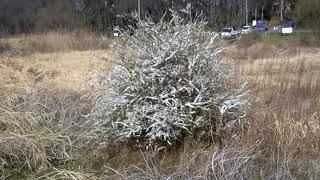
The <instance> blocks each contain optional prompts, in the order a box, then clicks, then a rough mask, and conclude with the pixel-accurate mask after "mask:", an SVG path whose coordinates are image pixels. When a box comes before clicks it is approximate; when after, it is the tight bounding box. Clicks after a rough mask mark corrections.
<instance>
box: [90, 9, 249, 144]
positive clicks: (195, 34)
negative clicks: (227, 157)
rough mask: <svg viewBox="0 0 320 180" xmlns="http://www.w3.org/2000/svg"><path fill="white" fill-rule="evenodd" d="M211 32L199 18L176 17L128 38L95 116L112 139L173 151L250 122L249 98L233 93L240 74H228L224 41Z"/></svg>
mask: <svg viewBox="0 0 320 180" xmlns="http://www.w3.org/2000/svg"><path fill="white" fill-rule="evenodd" d="M205 27H206V22H205V21H203V20H201V19H200V18H196V19H194V20H192V21H189V22H186V21H185V19H183V18H181V16H179V15H178V14H177V13H173V14H172V19H171V20H170V21H164V20H161V21H160V22H158V23H153V22H152V21H151V20H148V19H147V20H144V21H141V22H140V23H139V24H138V28H137V29H136V30H135V34H134V35H133V36H130V35H129V33H124V36H123V38H125V39H126V43H125V45H123V44H117V45H116V46H115V47H114V48H115V52H116V58H115V64H116V67H115V68H114V70H113V71H112V72H111V73H110V74H109V75H108V76H107V83H106V85H105V88H104V89H103V90H102V91H101V95H100V96H99V98H98V100H97V102H96V107H95V111H94V114H95V115H96V117H97V118H98V119H100V120H102V121H104V122H105V124H106V127H108V129H107V132H108V133H109V135H110V134H111V135H112V136H114V137H116V138H118V139H120V140H129V139H132V138H138V139H143V140H145V141H146V142H147V144H149V145H152V144H155V143H163V142H165V143H167V144H172V143H173V142H175V141H176V140H178V139H179V138H182V136H183V135H185V134H193V135H196V136H200V135H201V136H203V135H210V133H212V132H210V129H211V131H212V130H214V129H215V128H213V127H216V126H217V124H218V125H219V126H221V127H228V126H231V125H234V123H236V122H239V121H240V120H242V119H243V118H244V117H245V115H246V113H245V109H246V107H247V105H248V102H247V100H246V99H245V98H244V96H245V95H246V91H245V89H244V88H243V87H241V88H239V89H234V88H232V86H231V81H232V78H233V77H234V73H233V72H234V71H233V70H230V69H229V70H226V69H225V68H223V66H224V65H223V62H222V59H221V58H220V53H221V52H222V48H221V47H219V46H218V45H217V44H216V40H217V38H218V35H217V33H212V32H208V31H206V29H205Z"/></svg>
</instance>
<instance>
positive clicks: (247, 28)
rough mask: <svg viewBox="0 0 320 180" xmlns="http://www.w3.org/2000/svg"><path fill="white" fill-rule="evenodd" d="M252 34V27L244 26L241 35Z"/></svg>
mask: <svg viewBox="0 0 320 180" xmlns="http://www.w3.org/2000/svg"><path fill="white" fill-rule="evenodd" d="M251 32H252V27H251V26H243V27H242V30H241V34H249V33H251Z"/></svg>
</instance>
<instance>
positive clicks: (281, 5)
mask: <svg viewBox="0 0 320 180" xmlns="http://www.w3.org/2000/svg"><path fill="white" fill-rule="evenodd" d="M280 20H281V22H282V21H283V0H280Z"/></svg>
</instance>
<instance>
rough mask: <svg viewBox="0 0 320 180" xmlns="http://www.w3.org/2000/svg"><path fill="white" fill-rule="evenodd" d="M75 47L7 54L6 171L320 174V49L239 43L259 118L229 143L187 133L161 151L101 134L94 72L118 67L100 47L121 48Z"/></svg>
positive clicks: (1, 125)
mask: <svg viewBox="0 0 320 180" xmlns="http://www.w3.org/2000/svg"><path fill="white" fill-rule="evenodd" d="M7 41H18V40H7ZM50 43H51V42H50ZM9 44H10V43H9ZM12 44H14V43H12ZM28 46H29V45H28ZM251 46H252V47H251V48H252V49H255V48H256V47H258V46H262V47H261V48H260V49H261V51H263V50H266V48H264V47H263V46H265V45H263V44H262V45H257V44H252V45H251ZM267 46H269V45H267ZM11 48H12V47H11ZM71 49H73V48H70V52H59V53H58V52H57V51H56V50H55V51H56V52H55V53H44V52H46V51H42V53H37V52H34V53H33V54H32V55H30V56H23V57H8V56H6V57H2V58H1V60H0V83H1V87H0V92H1V95H0V133H1V137H0V142H1V143H0V172H1V173H0V174H1V175H0V178H3V179H5V178H9V177H10V178H30V179H34V178H38V179H58V178H62V179H63V178H73V179H101V178H110V179H190V178H193V179H240V178H242V179H319V177H320V158H319V157H320V153H319V152H320V141H319V139H320V119H319V112H320V79H319V77H320V61H319V59H320V54H319V52H318V49H316V48H304V49H296V50H295V52H297V53H293V54H291V53H288V52H289V51H291V50H289V49H280V50H279V48H272V50H270V51H272V52H274V54H273V55H272V56H269V54H268V56H260V55H259V56H258V55H257V56H255V57H249V58H248V57H247V56H243V55H242V54H241V52H240V51H237V50H233V49H230V51H229V52H227V54H229V55H230V54H231V55H232V56H231V57H233V59H234V61H233V62H232V63H233V64H235V65H236V66H238V67H239V72H238V78H237V82H238V81H239V82H240V81H247V82H248V85H249V88H250V99H251V103H252V106H251V107H252V108H251V110H250V112H249V116H248V121H249V122H248V123H246V124H243V125H242V126H241V127H239V128H240V130H237V132H240V133H238V134H236V135H235V136H233V137H231V138H228V139H223V141H224V142H223V144H224V146H223V147H222V148H220V149H219V147H218V146H216V145H215V144H210V143H208V142H194V141H192V140H186V142H187V143H185V144H184V145H183V146H182V147H181V148H172V149H162V150H160V151H159V152H157V151H152V150H150V149H149V150H145V149H141V148H139V146H136V145H132V144H125V143H124V144H120V143H118V142H114V141H112V140H110V139H108V140H106V139H104V137H102V136H101V130H102V129H103V128H101V126H100V125H101V124H99V122H94V121H92V119H90V117H88V116H86V115H87V114H88V113H89V112H90V111H91V110H92V107H93V104H94V98H95V97H96V94H95V92H96V88H97V87H98V86H96V85H97V84H99V83H95V82H94V83H93V84H94V86H91V85H90V83H89V84H88V79H90V78H91V80H92V77H95V76H96V79H97V82H99V81H100V80H101V78H103V77H102V76H101V75H100V74H101V72H106V71H108V69H109V68H110V67H111V64H108V63H105V62H102V61H97V60H96V58H95V54H98V55H104V56H112V53H110V52H105V51H97V52H92V51H82V52H75V51H72V50H71ZM59 51H60V50H59ZM252 51H253V50H252ZM287 51H288V52H287ZM283 52H287V53H283ZM94 74H95V75H94ZM92 75H94V76H92ZM93 79H95V78H93ZM94 81H95V80H94ZM220 133H222V134H221V136H223V133H228V132H220Z"/></svg>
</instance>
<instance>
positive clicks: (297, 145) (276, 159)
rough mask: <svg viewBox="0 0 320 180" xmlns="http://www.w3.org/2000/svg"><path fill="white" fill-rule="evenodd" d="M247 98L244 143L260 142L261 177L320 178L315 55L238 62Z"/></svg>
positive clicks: (319, 80) (318, 59)
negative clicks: (247, 122)
mask: <svg viewBox="0 0 320 180" xmlns="http://www.w3.org/2000/svg"><path fill="white" fill-rule="evenodd" d="M238 65H239V66H240V72H239V73H240V75H239V80H246V81H248V82H249V85H250V87H251V94H252V102H253V104H252V109H251V113H250V116H249V119H250V126H249V128H248V131H247V132H246V135H244V136H243V137H242V141H243V144H246V143H249V144H250V143H252V142H256V141H260V140H261V142H262V144H261V146H260V150H261V151H262V152H263V153H262V156H261V161H262V162H261V163H262V165H263V166H262V169H261V172H262V175H264V176H266V177H270V178H273V179H318V178H319V177H320V119H319V112H320V54H319V53H318V52H317V51H316V52H314V53H301V54H300V55H298V56H295V57H287V58H284V57H281V58H270V59H257V60H249V61H248V60H247V61H243V62H238Z"/></svg>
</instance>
